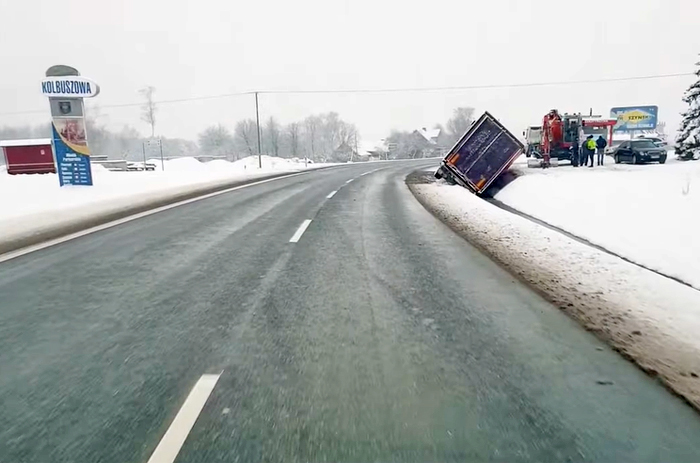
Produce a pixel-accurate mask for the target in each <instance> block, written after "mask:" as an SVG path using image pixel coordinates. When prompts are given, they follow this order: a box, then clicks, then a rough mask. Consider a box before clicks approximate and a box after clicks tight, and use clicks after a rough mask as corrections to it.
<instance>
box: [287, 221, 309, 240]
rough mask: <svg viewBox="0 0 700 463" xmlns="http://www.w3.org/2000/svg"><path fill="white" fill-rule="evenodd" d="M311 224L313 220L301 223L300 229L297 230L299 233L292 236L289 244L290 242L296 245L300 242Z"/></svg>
mask: <svg viewBox="0 0 700 463" xmlns="http://www.w3.org/2000/svg"><path fill="white" fill-rule="evenodd" d="M310 224H311V220H310V219H306V220H304V221H303V222H302V223H301V225H299V228H297V231H296V233H294V236H292V237H291V238H290V239H289V242H290V243H296V242H298V241H299V239H300V238H301V235H303V234H304V232H305V231H306V229H307V228H309V225H310Z"/></svg>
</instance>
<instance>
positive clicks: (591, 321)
mask: <svg viewBox="0 0 700 463" xmlns="http://www.w3.org/2000/svg"><path fill="white" fill-rule="evenodd" d="M655 167H657V166H648V167H647V168H649V169H654V168H655ZM641 168H644V167H640V169H641ZM601 171H602V169H601ZM552 172H553V169H552ZM589 174H590V175H591V178H592V179H594V178H595V179H598V180H600V178H599V175H600V176H602V175H604V173H603V172H601V173H600V174H595V173H593V172H590V173H589V172H577V173H575V175H589ZM560 175H562V174H558V173H556V172H553V173H551V174H547V175H546V176H548V177H552V178H556V177H559V176H560ZM579 186H581V185H579ZM586 186H587V187H588V186H589V185H588V184H586ZM410 187H411V188H412V190H413V191H414V193H415V194H416V196H417V197H418V199H419V200H420V201H421V202H422V203H423V204H424V205H425V206H426V207H427V208H428V209H430V210H431V211H432V212H433V213H434V214H435V215H436V216H437V217H438V218H440V219H441V220H442V221H444V222H445V223H447V224H448V225H450V226H451V227H452V228H453V229H454V230H455V231H456V232H458V233H459V234H461V235H462V236H464V237H465V238H466V239H467V240H469V241H470V242H471V243H473V244H475V245H476V246H478V247H479V248H481V249H482V250H483V251H484V252H486V253H487V254H488V255H490V256H491V257H493V258H494V259H495V260H496V261H498V262H500V263H501V264H502V265H504V266H505V267H506V268H508V269H509V270H510V271H511V272H513V273H514V274H515V275H518V276H519V277H520V278H522V279H523V280H524V281H527V282H529V283H530V284H531V285H532V286H533V287H534V288H536V289H537V290H538V291H539V292H540V293H541V294H543V295H544V296H545V297H546V298H547V299H549V300H550V301H552V302H553V303H554V304H556V305H557V306H558V307H560V308H561V310H563V311H565V312H567V313H569V314H570V315H571V316H572V317H573V318H575V319H577V320H579V321H580V322H581V323H582V324H583V325H584V326H585V327H586V328H587V329H588V330H590V331H593V332H595V333H597V334H598V335H599V336H600V337H601V338H603V339H605V340H607V341H608V342H610V344H612V345H613V346H614V348H616V349H617V350H619V351H620V352H621V353H622V354H623V355H625V356H626V357H628V358H631V359H633V360H634V361H635V362H636V363H637V364H638V365H640V366H641V367H642V368H643V369H644V370H645V371H647V372H648V373H649V374H650V375H652V376H658V377H659V378H660V379H661V380H662V381H663V382H664V383H665V384H666V385H668V386H669V387H670V388H671V389H673V390H674V391H676V392H677V393H679V394H681V395H682V396H684V397H685V398H687V399H688V400H689V401H690V402H691V403H692V404H693V405H694V406H695V407H696V408H699V409H700V379H699V378H698V375H700V336H698V333H700V291H697V290H695V289H693V288H690V287H688V286H686V285H683V284H681V283H678V282H675V281H673V280H671V279H668V278H665V277H663V276H660V275H658V274H655V273H653V272H651V271H649V270H645V269H643V268H641V267H639V266H637V265H634V264H631V263H628V262H625V261H624V260H622V259H620V258H618V257H615V256H612V255H610V254H607V253H605V252H603V251H600V250H597V249H595V248H592V247H591V246H588V245H585V244H583V243H580V242H578V241H576V240H573V239H571V238H568V237H566V236H565V235H563V234H561V233H558V232H556V231H554V230H551V229H548V228H545V227H543V226H541V225H538V224H536V223H534V222H532V221H530V220H528V219H526V218H523V217H520V216H518V215H515V214H512V213H509V212H507V211H505V210H503V209H500V208H499V207H497V206H495V205H493V204H490V203H488V202H486V201H484V200H482V199H480V198H478V197H476V196H474V195H472V194H471V193H470V192H468V191H467V190H466V189H464V188H462V187H459V186H449V185H446V184H440V183H437V184H435V183H432V184H411V185H410ZM648 188H649V189H652V188H653V184H651V185H649V186H648ZM588 189H590V188H582V190H576V189H574V190H573V191H575V193H577V194H572V195H571V196H561V195H559V194H556V195H555V197H554V198H552V200H557V199H558V198H562V197H566V198H568V199H571V207H572V209H573V210H575V211H576V210H579V209H580V208H584V209H585V207H587V206H589V207H590V205H589V204H579V203H581V202H583V201H584V198H583V195H585V194H586V192H587V191H588ZM664 237H666V235H664ZM663 241H668V240H663Z"/></svg>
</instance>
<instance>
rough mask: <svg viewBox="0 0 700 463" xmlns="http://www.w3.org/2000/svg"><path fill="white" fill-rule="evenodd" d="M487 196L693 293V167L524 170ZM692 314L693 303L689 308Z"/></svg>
mask: <svg viewBox="0 0 700 463" xmlns="http://www.w3.org/2000/svg"><path fill="white" fill-rule="evenodd" d="M519 161H520V162H518V163H516V164H515V165H514V167H513V169H515V170H516V171H518V173H520V174H522V175H521V176H520V177H519V178H517V179H515V180H514V181H513V182H512V183H510V184H509V185H508V186H506V187H505V188H503V189H502V190H501V191H500V192H499V193H498V194H497V195H496V196H495V198H496V199H498V200H499V201H502V202H503V203H505V204H507V205H509V206H511V207H513V208H515V209H517V210H519V211H522V212H524V213H526V214H529V215H531V216H533V217H536V218H538V219H540V220H542V221H544V222H547V223H549V224H551V225H554V226H557V227H559V228H562V229H564V230H567V231H569V232H571V233H572V234H574V235H576V236H579V237H581V238H584V239H586V240H588V241H590V242H591V243H594V244H597V245H599V246H601V247H603V248H605V249H608V250H609V251H612V252H614V253H616V254H618V255H620V256H624V257H625V258H627V259H629V260H631V261H633V262H637V263H639V264H641V265H643V266H645V267H648V268H651V269H654V270H657V271H659V272H662V273H664V274H666V275H669V276H673V277H676V278H679V279H680V280H682V281H684V282H687V283H689V284H691V285H693V286H694V287H695V288H697V289H700V240H699V239H698V231H699V230H700V162H697V161H695V162H693V161H688V162H681V161H676V160H675V159H671V158H669V160H668V161H667V163H666V164H664V165H659V164H646V165H628V164H617V165H616V164H614V162H612V159H611V158H610V157H607V158H606V165H605V166H603V167H598V166H596V167H594V168H587V167H579V168H572V167H570V166H562V167H558V168H552V169H547V170H542V169H528V168H527V167H526V166H525V164H524V163H523V162H522V161H523V160H519ZM697 307H698V308H699V309H698V310H700V305H698V306H697Z"/></svg>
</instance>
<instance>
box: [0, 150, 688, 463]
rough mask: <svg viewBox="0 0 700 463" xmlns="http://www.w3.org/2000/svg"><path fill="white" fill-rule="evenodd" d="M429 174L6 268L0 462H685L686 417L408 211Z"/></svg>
mask: <svg viewBox="0 0 700 463" xmlns="http://www.w3.org/2000/svg"><path fill="white" fill-rule="evenodd" d="M432 164H434V162H429V161H416V162H395V163H365V164H361V165H353V166H349V167H343V168H338V169H329V170H324V171H318V172H310V173H308V174H304V175H299V176H295V177H290V178H285V179H280V180H276V181H272V182H268V183H265V184H261V185H255V186H251V187H247V188H244V189H241V190H238V191H235V192H231V193H226V194H222V195H220V196H217V197H214V198H210V199H206V200H202V201H198V202H195V203H191V204H187V205H184V206H180V207H176V208H173V209H170V210H167V211H164V212H160V213H157V214H154V215H151V216H148V217H145V218H141V219H138V220H135V221H132V222H128V223H125V224H122V225H119V226H116V227H113V228H109V229H107V230H103V231H100V232H96V233H94V234H90V235H87V236H84V237H81V238H78V239H75V240H72V241H69V242H65V243H62V244H59V245H56V246H53V247H50V248H47V249H43V250H41V251H37V252H34V253H31V254H28V255H25V256H22V257H19V258H16V259H13V260H10V261H7V262H3V263H0V410H1V412H0V461H3V462H4V461H8V462H13V463H15V462H16V463H21V462H39V461H42V462H48V461H51V462H91V463H92V462H109V463H112V462H114V463H124V462H147V461H148V460H149V458H151V457H152V456H153V455H154V451H155V449H156V448H157V446H158V444H159V443H160V442H161V440H163V439H166V440H165V442H166V444H164V446H170V449H171V450H172V449H173V448H175V451H174V452H173V457H174V455H177V458H176V460H175V461H177V462H183V463H184V462H201V463H210V462H218V461H222V462H224V461H225V462H233V461H240V462H248V461H255V462H259V461H270V462H277V461H284V462H320V461H347V462H367V461H401V462H404V461H415V462H424V461H460V462H461V461H509V462H517V461H522V462H539V461H569V462H578V461H581V462H584V461H585V462H590V461H600V462H611V461H616V462H617V461H634V462H643V461H650V462H651V461H665V462H691V461H692V462H695V461H697V458H698V455H700V419H699V418H698V416H696V414H695V413H694V412H693V411H692V410H691V409H690V408H689V407H687V406H686V405H685V404H683V403H682V402H681V401H680V400H678V399H677V398H675V397H673V396H671V395H670V394H669V393H668V392H667V391H666V390H664V389H663V388H662V387H661V386H660V385H658V384H657V383H655V382H654V381H653V380H652V379H650V378H648V377H646V376H645V375H644V374H642V373H641V372H639V371H638V370H637V369H636V368H635V367H633V366H632V365H631V364H628V363H627V362H626V361H624V360H623V359H621V358H620V357H619V356H618V355H617V354H616V353H614V352H612V351H611V350H610V349H608V348H607V347H605V346H604V345H603V344H602V343H601V342H599V341H598V340H596V339H595V338H594V337H593V336H592V335H590V334H588V333H586V332H584V331H583V330H582V329H580V328H579V326H578V325H576V324H575V323H574V322H573V321H572V320H570V319H568V318H567V317H566V316H565V315H563V314H562V313H560V312H559V311H558V310H557V309H556V308H555V307H553V306H552V305H550V304H548V303H547V302H545V301H544V300H543V299H541V298H540V297H539V296H538V295H536V294H535V293H534V292H532V291H531V290H530V289H528V288H527V287H525V286H524V285H523V284H521V283H520V282H518V281H516V280H515V279H514V278H513V277H512V276H511V275H509V274H508V273H507V272H505V271H504V270H502V269H501V268H500V267H498V266H497V265H495V264H494V263H492V262H491V261H490V260H488V259H487V258H486V257H484V256H483V255H482V254H481V253H480V252H479V251H477V250H476V249H474V248H473V247H471V246H470V245H469V244H468V243H466V242H465V241H464V240H462V239H461V238H459V237H458V236H456V235H455V234H454V233H452V232H451V231H450V230H449V229H448V228H447V227H445V226H444V225H443V224H441V223H440V222H438V221H437V220H436V219H435V218H433V217H432V216H431V215H430V214H429V213H428V212H426V211H425V210H424V209H423V208H422V207H421V206H420V205H419V204H418V203H417V201H416V200H415V199H414V198H413V197H412V196H411V194H410V192H409V191H408V189H407V187H406V185H405V183H404V178H405V176H406V174H408V173H409V172H411V171H412V170H414V169H416V168H419V167H422V166H429V165H432ZM377 169H379V170H377ZM203 375H208V376H206V378H212V377H214V378H218V380H216V381H215V382H209V383H208V384H210V386H211V390H210V391H207V394H209V395H205V396H204V397H203V398H202V400H201V404H203V408H202V409H201V411H200V409H197V410H196V413H195V415H194V416H195V417H197V420H196V423H194V421H193V423H194V426H193V427H192V428H191V430H190V429H186V430H185V432H184V435H183V439H184V436H186V440H185V441H184V444H183V445H182V447H181V448H180V447H179V444H178V446H177V447H173V446H174V445H175V444H173V443H172V442H175V441H169V440H167V439H170V438H171V437H172V436H171V435H170V433H171V431H172V429H173V427H178V426H179V427H180V431H182V426H183V425H182V424H181V423H182V420H181V418H182V417H181V415H178V412H179V411H180V410H181V409H182V410H185V409H189V408H188V407H190V405H191V404H192V403H193V399H192V397H191V396H194V395H196V394H195V393H194V392H193V393H192V395H190V391H192V390H193V387H194V389H195V390H197V387H199V386H197V387H195V386H196V385H200V384H201V380H202V378H203ZM212 375H214V376H212ZM218 375H220V376H218ZM200 398H201V397H200ZM194 401H196V400H194ZM190 410H191V409H190ZM182 415H185V413H184V412H183V413H182ZM176 416H177V419H176ZM193 419H194V418H193ZM171 425H172V426H171ZM176 431H177V430H176ZM174 434H177V433H174ZM181 434H183V433H181ZM164 436H166V437H164ZM158 455H160V454H158ZM153 458H154V459H155V458H156V457H155V456H154V457H153ZM158 458H160V457H158ZM160 461H165V460H160ZM171 461H172V460H171Z"/></svg>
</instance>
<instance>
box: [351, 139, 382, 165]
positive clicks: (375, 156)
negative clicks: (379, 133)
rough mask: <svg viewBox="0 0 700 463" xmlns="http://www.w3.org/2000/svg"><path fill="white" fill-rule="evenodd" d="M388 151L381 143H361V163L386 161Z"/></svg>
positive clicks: (359, 154)
mask: <svg viewBox="0 0 700 463" xmlns="http://www.w3.org/2000/svg"><path fill="white" fill-rule="evenodd" d="M386 157H387V149H386V148H385V147H384V146H383V145H382V144H381V143H375V142H366V141H363V142H360V147H359V150H358V158H359V160H360V161H380V160H382V159H386Z"/></svg>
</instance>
